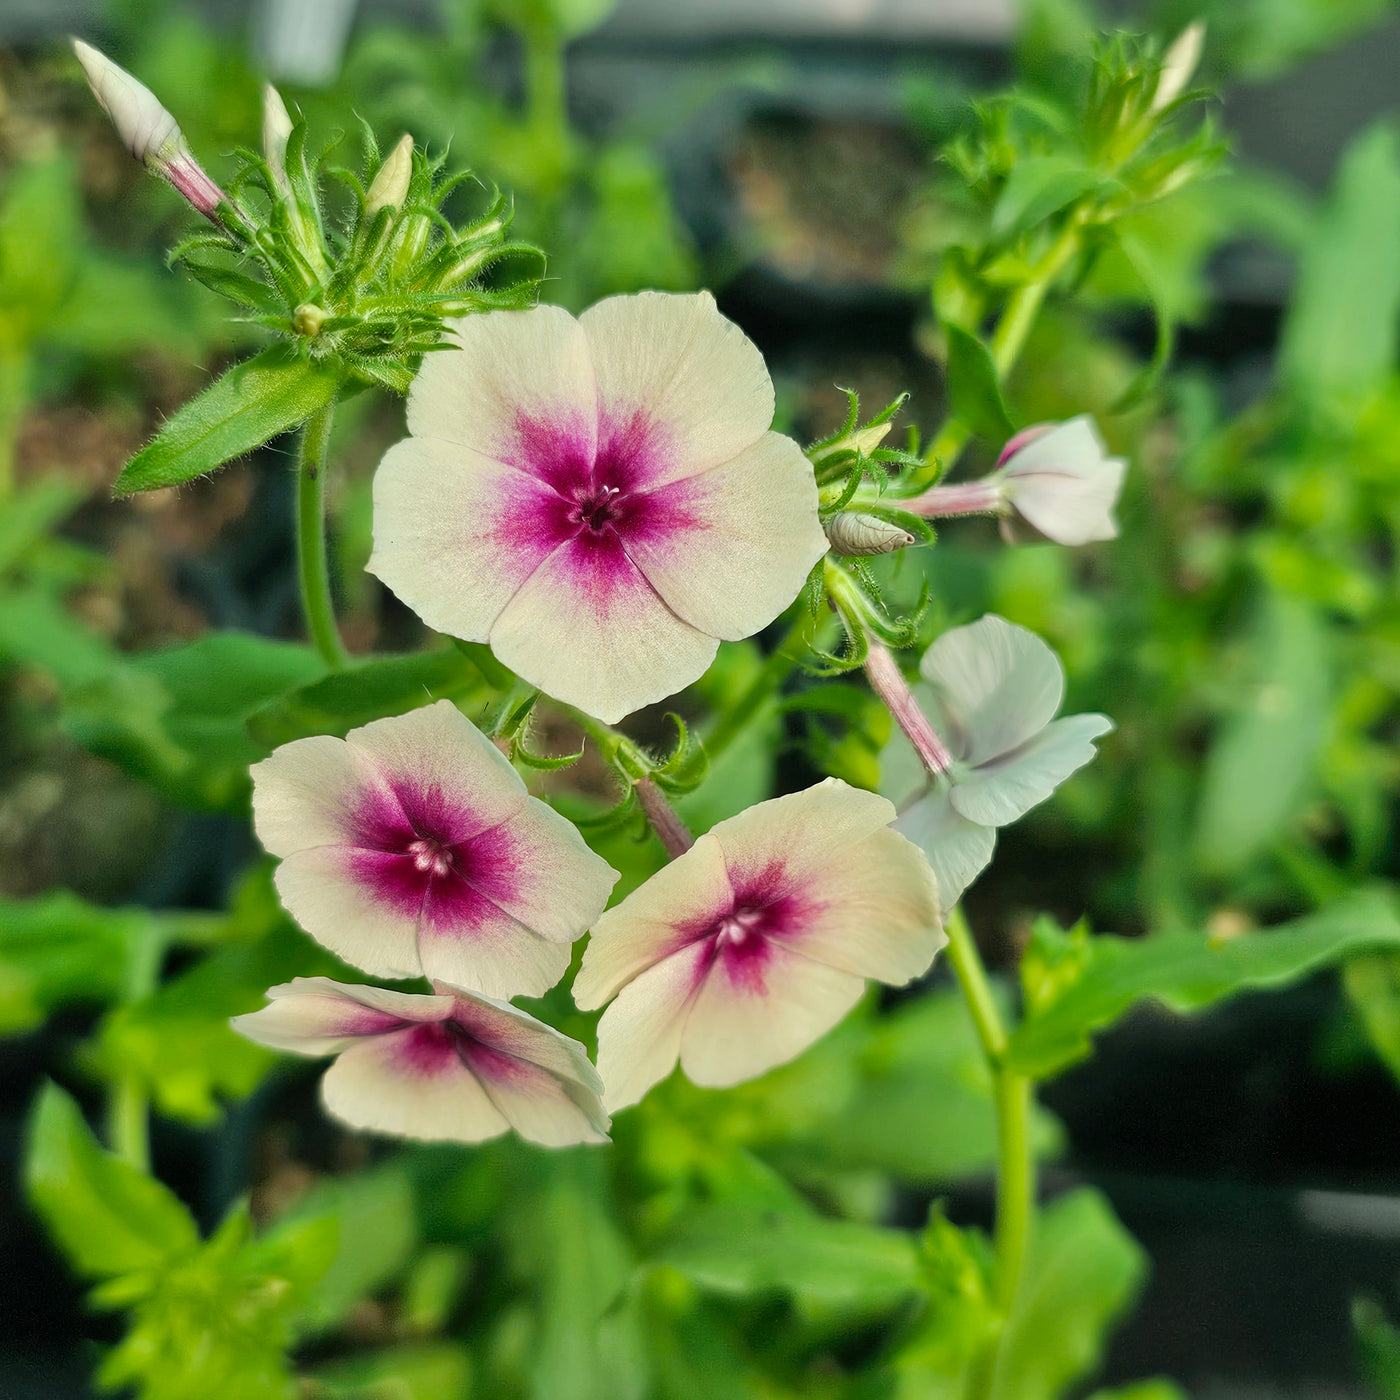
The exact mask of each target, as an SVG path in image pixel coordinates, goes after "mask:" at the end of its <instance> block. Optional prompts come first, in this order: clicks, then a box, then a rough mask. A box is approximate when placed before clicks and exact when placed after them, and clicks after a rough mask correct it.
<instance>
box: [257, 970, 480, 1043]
mask: <svg viewBox="0 0 1400 1400" xmlns="http://www.w3.org/2000/svg"><path fill="white" fill-rule="evenodd" d="M267 996H268V1004H267V1005H266V1006H264V1007H263V1008H262V1009H261V1010H260V1011H250V1012H248V1013H247V1015H244V1016H235V1017H233V1018H232V1021H231V1022H230V1024H231V1025H232V1026H233V1028H234V1029H235V1030H236V1031H237V1032H238V1033H239V1034H240V1035H245V1036H247V1037H248V1039H249V1040H255V1041H257V1042H258V1044H259V1045H268V1046H271V1047H272V1048H273V1049H274V1050H288V1051H291V1052H292V1053H293V1054H297V1055H330V1054H334V1053H335V1052H336V1051H337V1050H342V1049H344V1048H345V1047H346V1046H347V1045H352V1044H353V1043H354V1042H355V1041H356V1040H358V1039H359V1038H361V1037H362V1036H370V1035H382V1034H384V1033H385V1032H386V1031H391V1030H396V1029H398V1028H400V1027H402V1026H403V1024H404V1022H406V1021H440V1020H442V1019H443V1018H444V1017H446V1016H449V1015H451V1014H452V1008H453V1005H454V1003H453V1001H452V998H451V997H445V996H420V995H418V994H415V993H412V992H396V991H392V990H390V989H389V988H387V987H366V986H358V985H355V984H353V983H346V982H334V981H332V980H331V979H330V978H329V977H294V978H293V979H292V980H291V981H290V982H284V983H282V984H281V985H280V986H277V987H269V988H268V991H267Z"/></svg>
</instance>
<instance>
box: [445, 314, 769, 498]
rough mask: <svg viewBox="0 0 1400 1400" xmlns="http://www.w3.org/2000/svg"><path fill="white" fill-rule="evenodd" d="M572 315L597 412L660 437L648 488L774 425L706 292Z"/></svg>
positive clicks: (750, 354) (725, 456) (750, 347)
mask: <svg viewBox="0 0 1400 1400" xmlns="http://www.w3.org/2000/svg"><path fill="white" fill-rule="evenodd" d="M579 319H580V324H581V325H582V327H583V329H584V332H585V333H586V334H587V336H588V342H589V345H590V347H591V349H592V359H593V370H594V374H595V375H596V377H597V383H598V403H599V407H600V409H601V411H602V413H603V414H604V415H605V417H607V418H609V419H611V420H613V421H614V422H626V421H627V420H628V419H629V418H631V417H632V416H633V415H634V414H638V413H640V414H641V415H642V416H643V417H644V419H645V420H646V421H647V422H649V423H651V424H653V425H654V426H655V427H656V428H657V429H659V430H660V431H661V433H662V434H663V435H664V439H665V441H666V445H667V451H666V460H665V463H664V465H662V466H660V467H659V469H657V470H656V472H655V474H654V475H653V477H652V481H653V482H660V481H678V480H680V479H681V478H682V477H685V476H692V475H694V474H695V473H696V472H701V471H704V470H706V468H708V467H714V466H718V465H719V464H720V463H721V462H727V461H729V460H730V459H731V458H734V457H737V456H738V455H739V453H740V452H742V451H743V450H744V449H745V448H746V447H750V446H752V444H754V443H755V442H757V441H758V439H759V438H760V437H761V436H762V435H763V433H764V432H766V431H767V429H768V427H769V426H770V425H771V424H772V422H773V381H772V380H771V379H769V377H768V370H767V367H766V366H765V365H764V363H763V356H762V355H761V354H759V352H758V349H757V347H756V346H755V345H754V344H753V342H752V341H751V340H750V339H749V338H748V337H747V336H746V335H745V334H744V333H743V331H741V330H740V329H739V328H738V326H736V325H735V324H734V323H733V322H732V321H730V320H727V319H726V318H725V317H723V316H721V315H720V314H719V311H718V309H717V308H716V306H715V302H714V298H713V297H712V296H711V295H710V294H709V293H708V292H697V293H695V294H693V295H686V296H673V295H670V294H667V293H664V292H641V293H639V294H637V295H635V296H617V297H609V298H607V299H606V300H605V301H600V302H598V303H597V305H596V306H592V307H590V308H589V309H588V310H587V311H585V312H584V313H583V315H582V316H581V317H580V318H579ZM430 358H431V357H430Z"/></svg>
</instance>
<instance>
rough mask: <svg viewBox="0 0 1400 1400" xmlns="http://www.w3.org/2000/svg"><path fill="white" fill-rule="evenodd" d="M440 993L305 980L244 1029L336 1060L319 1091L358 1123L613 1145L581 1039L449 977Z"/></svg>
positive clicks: (276, 996) (415, 1132)
mask: <svg viewBox="0 0 1400 1400" xmlns="http://www.w3.org/2000/svg"><path fill="white" fill-rule="evenodd" d="M434 989H435V993H436V994H435V995H433V996H422V995H419V994H417V993H414V992H396V991H390V990H388V989H387V988H384V987H364V986H351V985H348V984H346V983H344V982H333V981H331V980H330V978H328V977H298V978H296V979H295V980H293V981H291V982H288V983H285V984H284V985H282V986H280V987H273V988H272V989H271V990H270V991H269V992H268V994H267V995H268V998H269V1001H268V1005H267V1006H265V1007H263V1008H262V1010H261V1011H253V1012H250V1013H249V1014H248V1015H246V1016H235V1017H234V1018H233V1026H234V1028H235V1029H236V1030H238V1031H239V1032H241V1033H242V1034H243V1035H245V1036H247V1037H248V1039H249V1040H255V1041H257V1042H258V1043H259V1044H261V1045H269V1046H271V1047H272V1048H273V1049H276V1050H289V1051H291V1052H293V1053H294V1054H298V1055H335V1056H336V1061H335V1063H334V1064H333V1065H332V1066H331V1067H330V1069H328V1070H327V1071H326V1074H325V1077H324V1078H323V1079H322V1081H321V1097H322V1100H323V1101H324V1103H325V1105H326V1108H327V1109H328V1110H329V1111H330V1112H331V1113H332V1114H334V1115H335V1116H336V1117H337V1118H339V1119H341V1120H342V1121H343V1122H345V1123H349V1124H350V1125H351V1126H352V1127H356V1128H369V1129H372V1130H373V1131H375V1132H380V1133H396V1134H399V1135H402V1136H404V1137H413V1138H426V1139H429V1140H451V1141H455V1142H483V1141H485V1140H486V1139H487V1138H493V1137H499V1136H500V1135H501V1134H502V1133H504V1132H506V1131H507V1130H508V1129H510V1128H514V1129H515V1131H516V1132H517V1133H519V1134H520V1136H521V1137H524V1138H529V1139H530V1141H531V1142H538V1143H543V1144H544V1145H545V1146H547V1147H564V1146H567V1145H569V1144H571V1143H578V1142H605V1141H607V1136H608V1117H607V1114H606V1113H605V1112H604V1111H603V1106H602V1103H601V1101H600V1099H599V1094H600V1093H601V1090H602V1083H601V1081H600V1080H599V1078H598V1074H597V1071H596V1070H595V1069H594V1068H593V1066H592V1065H591V1064H590V1063H589V1062H588V1056H587V1054H586V1053H585V1051H584V1048H583V1046H582V1045H580V1044H579V1043H578V1042H577V1041H576V1040H570V1039H569V1038H568V1037H567V1036H563V1035H560V1034H559V1032H558V1031H556V1030H554V1029H552V1028H551V1027H549V1026H546V1025H545V1024H544V1023H543V1022H541V1021H537V1020H536V1019H535V1018H534V1017H533V1016H529V1015H527V1014H526V1013H525V1012H523V1011H520V1010H518V1009H517V1008H516V1007H514V1006H510V1005H508V1004H507V1003H505V1002H501V1001H496V1000H494V999H492V998H491V997H486V996H482V995H480V994H479V993H477V992H469V991H465V990H463V989H462V988H460V987H452V986H448V985H447V984H446V983H436V984H434Z"/></svg>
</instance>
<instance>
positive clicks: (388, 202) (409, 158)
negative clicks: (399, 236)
mask: <svg viewBox="0 0 1400 1400" xmlns="http://www.w3.org/2000/svg"><path fill="white" fill-rule="evenodd" d="M412 178H413V137H411V136H403V137H401V138H400V140H399V144H398V145H397V146H395V147H394V149H393V150H392V151H390V152H389V154H388V155H387V156H385V157H384V163H383V164H382V165H381V166H380V167H379V171H378V173H377V174H376V175H375V177H374V179H373V180H372V181H371V182H370V187H369V190H368V191H367V192H366V194H365V218H366V219H372V218H373V217H374V216H375V215H376V214H377V213H378V212H379V211H380V210H381V209H397V208H398V207H399V206H400V205H401V204H402V203H403V201H404V196H405V195H406V194H407V193H408V182H409V181H410V180H411V179H412Z"/></svg>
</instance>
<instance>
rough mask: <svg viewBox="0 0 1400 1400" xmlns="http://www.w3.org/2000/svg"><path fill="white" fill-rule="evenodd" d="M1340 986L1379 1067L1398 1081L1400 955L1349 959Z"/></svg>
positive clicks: (1399, 1063)
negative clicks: (1358, 1016) (1354, 1012)
mask: <svg viewBox="0 0 1400 1400" xmlns="http://www.w3.org/2000/svg"><path fill="white" fill-rule="evenodd" d="M1342 986H1343V987H1345V988H1346V994H1347V997H1348V999H1349V1000H1350V1001H1351V1004H1352V1005H1353V1006H1354V1007H1355V1008H1356V1010H1357V1013H1358V1014H1359V1015H1360V1017H1361V1026H1362V1029H1363V1030H1364V1031H1365V1032H1366V1039H1367V1040H1368V1041H1370V1043H1371V1048H1372V1049H1373V1050H1374V1051H1375V1052H1376V1054H1377V1055H1378V1056H1379V1057H1380V1059H1381V1063H1382V1064H1384V1065H1385V1067H1386V1068H1387V1069H1388V1070H1389V1071H1390V1072H1391V1074H1392V1075H1393V1076H1394V1077H1395V1079H1396V1080H1397V1081H1400V955H1397V954H1394V953H1392V954H1389V955H1387V954H1384V953H1377V954H1375V955H1373V956H1371V957H1362V958H1352V959H1351V961H1350V962H1348V963H1347V965H1346V969H1345V971H1344V972H1343V973H1342Z"/></svg>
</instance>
